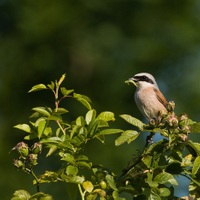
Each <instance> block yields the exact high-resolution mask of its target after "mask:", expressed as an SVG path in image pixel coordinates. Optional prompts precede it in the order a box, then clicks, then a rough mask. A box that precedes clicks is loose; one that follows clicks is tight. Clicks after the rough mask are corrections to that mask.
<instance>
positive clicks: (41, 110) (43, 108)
mask: <svg viewBox="0 0 200 200" xmlns="http://www.w3.org/2000/svg"><path fill="white" fill-rule="evenodd" d="M32 110H34V111H36V112H38V113H40V114H42V115H44V116H47V117H49V116H50V115H51V114H50V113H49V112H48V111H47V110H46V108H45V107H35V108H32Z"/></svg>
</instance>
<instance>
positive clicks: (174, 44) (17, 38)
mask: <svg viewBox="0 0 200 200" xmlns="http://www.w3.org/2000/svg"><path fill="white" fill-rule="evenodd" d="M143 71H146V72H150V73H152V74H153V75H154V76H155V77H156V79H157V82H158V84H159V86H160V89H161V90H162V91H163V93H164V94H165V96H166V97H167V99H168V100H174V101H175V102H176V111H177V113H178V114H179V113H183V112H185V113H188V114H189V116H190V117H191V118H192V119H194V120H196V121H199V120H200V114H199V99H200V83H199V80H200V2H199V1H198V0H193V1H188V0H151V1H148V0H106V1H97V0H67V1H62V0H57V1H52V0H42V1H39V0H28V1H24V0H15V1H12V0H1V1H0V97H1V98H0V102H1V109H0V131H1V133H0V152H1V153H0V155H1V157H0V160H1V164H0V173H1V178H0V190H1V199H10V198H11V196H12V194H13V192H14V191H15V190H18V189H26V190H28V191H30V192H31V193H34V192H35V187H34V186H32V179H31V178H30V177H29V176H28V175H26V174H23V173H22V172H18V171H17V170H16V169H15V168H14V167H13V165H12V159H13V158H14V157H15V156H14V155H13V153H12V152H10V150H11V149H12V147H13V146H15V144H16V143H17V142H19V141H21V140H22V138H23V137H24V135H23V134H22V133H21V132H19V131H17V130H16V129H13V126H14V125H16V124H19V123H28V121H29V119H28V116H29V115H30V114H31V108H32V107H34V106H40V105H51V104H52V102H53V96H51V94H47V93H46V92H40V93H32V94H28V93H27V91H28V90H29V89H30V88H31V87H32V86H33V85H35V84H37V83H45V84H47V83H49V82H50V81H51V80H55V79H58V78H59V77H60V76H61V75H62V74H64V73H66V74H67V81H65V86H66V87H67V88H74V89H75V90H76V92H77V93H82V94H85V95H88V96H89V97H90V98H91V99H92V101H93V107H94V108H95V109H96V110H97V111H98V112H101V111H105V110H110V111H113V112H114V113H115V114H116V122H114V123H113V127H115V128H122V129H128V128H131V127H130V126H129V125H127V124H126V123H125V122H124V121H123V120H122V119H120V118H119V117H118V116H119V115H120V114H124V113H127V114H131V115H133V116H135V117H138V118H140V119H143V118H142V116H141V114H140V113H139V112H138V109H137V107H136V105H135V103H134V99H133V94H134V87H131V86H128V85H126V84H125V83H124V81H125V80H127V79H128V78H129V77H131V76H133V75H134V74H135V73H138V72H143ZM51 97H52V99H51ZM66 107H67V104H66ZM80 107H81V106H80ZM70 109H71V111H72V116H71V117H72V119H73V117H74V118H75V117H76V116H77V115H79V114H80V112H82V114H84V113H85V112H86V110H84V109H82V108H81V111H80V110H79V108H78V107H75V106H74V107H72V108H70ZM191 137H192V139H194V140H196V141H198V140H199V138H197V137H195V136H191ZM144 138H145V136H144V137H142V136H140V138H138V139H137V141H135V142H133V143H131V144H130V145H122V146H121V147H115V146H114V140H115V136H113V137H110V139H107V141H106V145H102V144H100V143H99V142H98V141H96V142H93V143H91V144H90V145H89V147H88V149H86V151H87V152H88V155H89V157H90V158H91V160H92V161H93V163H97V164H100V163H101V164H104V165H105V166H107V167H108V168H111V169H113V170H115V172H116V173H120V171H121V170H122V169H123V168H124V167H125V166H126V165H127V162H128V160H130V158H131V156H133V155H134V154H135V153H136V150H137V149H140V148H141V147H142V146H143V145H144ZM52 165H56V163H55V162H54V163H53V164H52V161H51V160H49V162H47V163H43V168H44V169H46V168H51V166H52ZM38 171H40V172H41V173H42V172H43V169H38ZM178 180H179V179H178ZM42 189H43V190H44V192H46V193H50V194H53V195H54V197H55V199H59V200H62V199H66V197H65V195H66V193H67V192H66V191H67V189H66V188H65V185H64V184H52V185H51V184H47V185H44V186H42ZM187 193H188V191H187V187H186V186H185V185H181V188H180V190H177V194H178V195H187Z"/></svg>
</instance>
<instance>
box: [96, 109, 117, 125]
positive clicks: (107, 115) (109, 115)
mask: <svg viewBox="0 0 200 200" xmlns="http://www.w3.org/2000/svg"><path fill="white" fill-rule="evenodd" d="M97 119H99V120H102V121H106V122H108V121H115V115H114V113H113V112H110V111H104V112H101V113H100V114H99V115H98V116H97Z"/></svg>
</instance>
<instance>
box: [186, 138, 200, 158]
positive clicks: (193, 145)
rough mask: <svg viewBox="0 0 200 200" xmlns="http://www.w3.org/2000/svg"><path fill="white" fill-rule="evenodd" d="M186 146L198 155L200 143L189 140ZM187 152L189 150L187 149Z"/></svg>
mask: <svg viewBox="0 0 200 200" xmlns="http://www.w3.org/2000/svg"><path fill="white" fill-rule="evenodd" d="M187 144H188V145H189V147H191V148H192V150H193V151H195V152H196V154H197V155H200V143H198V142H192V141H191V140H189V141H188V142H187ZM187 148H188V147H187ZM188 150H190V148H188Z"/></svg>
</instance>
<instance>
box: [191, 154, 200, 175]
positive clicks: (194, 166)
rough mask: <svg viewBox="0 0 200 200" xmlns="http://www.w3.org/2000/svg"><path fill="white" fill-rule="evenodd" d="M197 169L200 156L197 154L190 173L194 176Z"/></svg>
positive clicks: (199, 165) (199, 164) (199, 167)
mask: <svg viewBox="0 0 200 200" xmlns="http://www.w3.org/2000/svg"><path fill="white" fill-rule="evenodd" d="M199 169H200V156H197V157H196V159H195V161H194V164H193V168H192V174H193V175H194V176H195V175H196V174H197V173H198V171H199Z"/></svg>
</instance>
